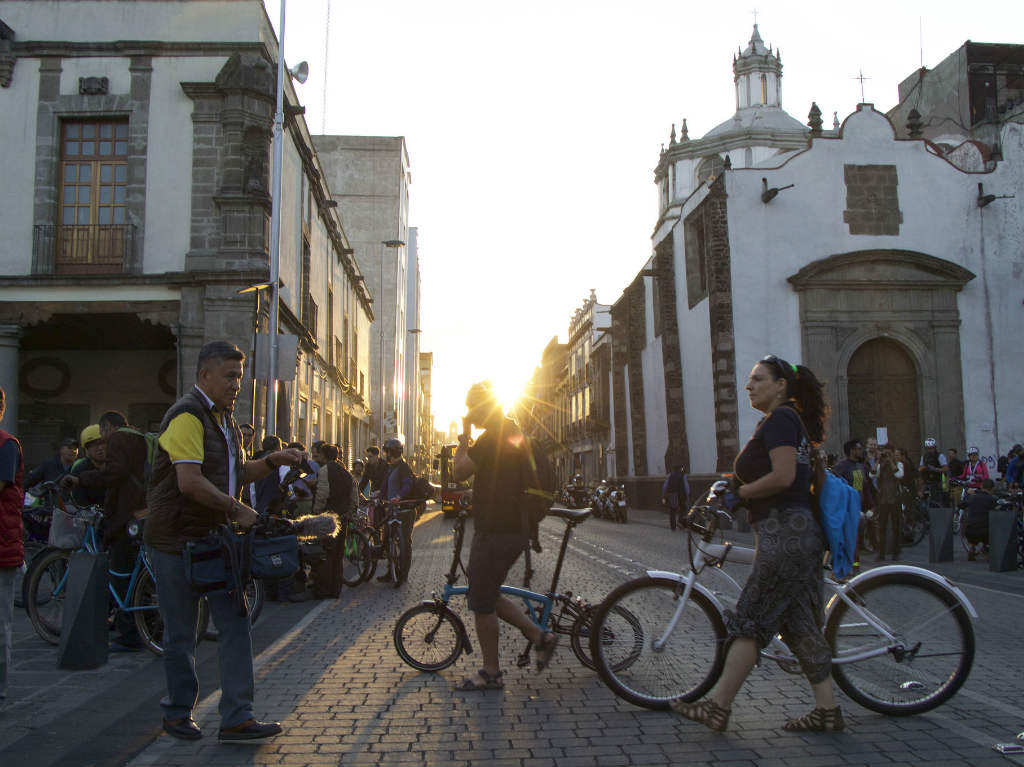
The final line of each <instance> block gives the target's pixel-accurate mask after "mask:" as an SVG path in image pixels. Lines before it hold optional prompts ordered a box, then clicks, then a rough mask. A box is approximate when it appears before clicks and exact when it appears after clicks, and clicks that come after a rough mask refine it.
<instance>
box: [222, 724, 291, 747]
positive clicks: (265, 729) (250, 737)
mask: <svg viewBox="0 0 1024 767" xmlns="http://www.w3.org/2000/svg"><path fill="white" fill-rule="evenodd" d="M280 734H281V725H280V724H279V723H278V722H261V721H259V720H258V719H250V720H248V721H246V722H242V723H241V724H239V725H236V726H234V727H227V728H225V729H222V730H221V731H220V734H219V735H218V736H217V739H218V740H220V741H221V742H222V743H224V742H227V743H260V742H262V741H264V740H268V739H269V738H272V737H274V736H275V735H280Z"/></svg>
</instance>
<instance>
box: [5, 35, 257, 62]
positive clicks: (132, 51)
mask: <svg viewBox="0 0 1024 767" xmlns="http://www.w3.org/2000/svg"><path fill="white" fill-rule="evenodd" d="M11 50H12V52H13V53H14V55H15V56H17V57H19V58H34V57H36V56H46V57H51V56H58V57H63V58H72V57H83V56H224V57H228V56H230V55H231V54H233V53H257V54H259V55H261V56H263V57H264V58H266V59H267V60H268V61H270V60H271V59H270V54H269V52H268V51H267V49H266V46H264V45H263V44H262V43H237V42H217V43H213V42H207V43H201V42H194V43H189V42H165V41H161V40H113V41H110V42H88V43H87V42H70V41H62V40H25V41H22V42H17V41H15V42H14V43H13V45H12V46H11Z"/></svg>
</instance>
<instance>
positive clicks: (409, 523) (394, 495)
mask: <svg viewBox="0 0 1024 767" xmlns="http://www.w3.org/2000/svg"><path fill="white" fill-rule="evenodd" d="M383 448H384V460H386V461H387V466H388V473H387V477H386V479H385V480H384V486H383V488H382V490H383V496H382V497H383V498H386V499H387V500H388V501H391V502H392V503H398V502H399V501H402V500H405V499H406V498H408V497H409V493H410V492H412V481H413V474H412V469H410V468H409V464H407V463H406V462H405V459H404V458H403V457H402V452H403V447H402V443H401V441H400V440H397V439H395V438H394V437H392V438H390V439H386V440H384V445H383ZM415 514H416V512H415V510H414V509H403V510H402V511H400V512H399V516H400V518H401V520H402V536H403V537H404V538H405V542H406V544H407V545H406V546H405V547H404V549H403V551H402V553H403V555H404V556H403V557H402V561H401V562H400V563H399V568H400V569H401V571H402V572H404V573H408V572H409V565H410V563H411V562H412V528H413V524H414V522H415V520H414V517H415ZM377 580H378V581H383V582H387V581H390V580H391V573H384V575H381V576H379V577H378V578H377Z"/></svg>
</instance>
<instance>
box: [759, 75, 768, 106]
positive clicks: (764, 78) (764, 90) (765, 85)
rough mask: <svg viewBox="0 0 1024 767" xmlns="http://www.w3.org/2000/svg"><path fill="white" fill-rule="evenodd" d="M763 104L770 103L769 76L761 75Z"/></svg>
mask: <svg viewBox="0 0 1024 767" xmlns="http://www.w3.org/2000/svg"><path fill="white" fill-rule="evenodd" d="M761 103H762V104H767V103H768V75H761Z"/></svg>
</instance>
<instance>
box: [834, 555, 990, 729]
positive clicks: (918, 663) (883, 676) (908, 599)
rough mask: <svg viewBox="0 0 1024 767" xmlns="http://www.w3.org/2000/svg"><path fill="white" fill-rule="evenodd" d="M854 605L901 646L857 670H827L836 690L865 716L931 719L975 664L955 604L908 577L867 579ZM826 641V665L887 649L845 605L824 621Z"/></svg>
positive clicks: (966, 626) (970, 637)
mask: <svg viewBox="0 0 1024 767" xmlns="http://www.w3.org/2000/svg"><path fill="white" fill-rule="evenodd" d="M854 591H855V597H854V599H855V601H856V602H857V603H858V604H859V605H861V606H862V607H863V608H864V609H866V610H867V611H869V612H870V613H871V615H872V616H873V617H874V618H876V619H878V620H879V621H880V622H882V623H883V624H885V625H886V626H887V627H888V628H889V630H890V631H891V632H892V633H893V634H895V635H896V636H897V638H899V639H900V640H902V643H901V646H902V647H903V648H906V650H907V652H906V653H905V654H903V655H902V656H901V652H900V650H899V649H898V648H894V649H891V650H890V651H889V652H887V653H886V654H884V655H879V656H876V657H874V658H870V659H868V660H863V661H859V662H857V663H834V664H833V665H832V676H833V678H834V679H835V681H836V684H837V685H838V686H839V688H840V689H841V690H842V691H843V692H845V693H846V694H847V695H848V696H849V697H850V698H851V699H852V700H854V701H856V702H857V703H859V704H860V705H862V706H864V707H865V708H868V709H871V710H872V711H877V712H878V713H880V714H887V715H889V716H910V715H912V714H920V713H922V712H924V711H930V710H931V709H933V708H935V707H936V706H939V705H941V704H942V703H944V702H945V701H947V700H949V699H950V698H951V697H952V696H953V695H954V694H955V693H956V692H957V690H959V689H960V687H961V685H963V683H964V682H965V681H966V680H967V676H968V674H969V673H970V670H971V665H972V663H973V662H974V627H973V625H972V623H971V618H970V616H969V615H968V614H967V611H966V610H965V609H964V606H963V605H962V604H960V602H959V601H958V600H957V598H956V596H955V595H954V594H953V593H952V592H951V591H949V590H948V589H947V588H945V587H944V586H942V585H940V584H938V583H936V582H935V581H931V580H928V579H927V578H922V577H921V576H918V575H914V574H912V573H889V574H885V575H881V576H878V577H877V578H872V579H870V580H868V581H867V582H865V583H864V584H863V585H861V586H858V587H857V588H856V589H854ZM825 638H826V640H827V641H828V643H829V646H830V647H831V648H832V657H833V658H837V657H840V655H841V654H842V653H843V652H854V651H857V650H861V651H862V650H865V649H868V648H870V647H871V646H872V645H874V646H876V647H877V646H881V645H880V643H881V642H885V643H886V644H887V643H888V642H887V640H886V639H885V638H884V637H881V636H879V634H878V631H877V630H875V629H873V628H872V627H871V626H870V625H869V624H867V623H866V622H865V621H864V619H863V618H861V617H860V616H859V615H858V614H857V613H856V611H854V610H852V609H851V608H850V607H849V606H848V605H847V604H846V603H845V602H842V601H840V602H839V603H838V604H837V605H836V607H835V609H834V610H833V611H832V613H831V614H830V615H829V618H828V622H827V624H826V626H825Z"/></svg>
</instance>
